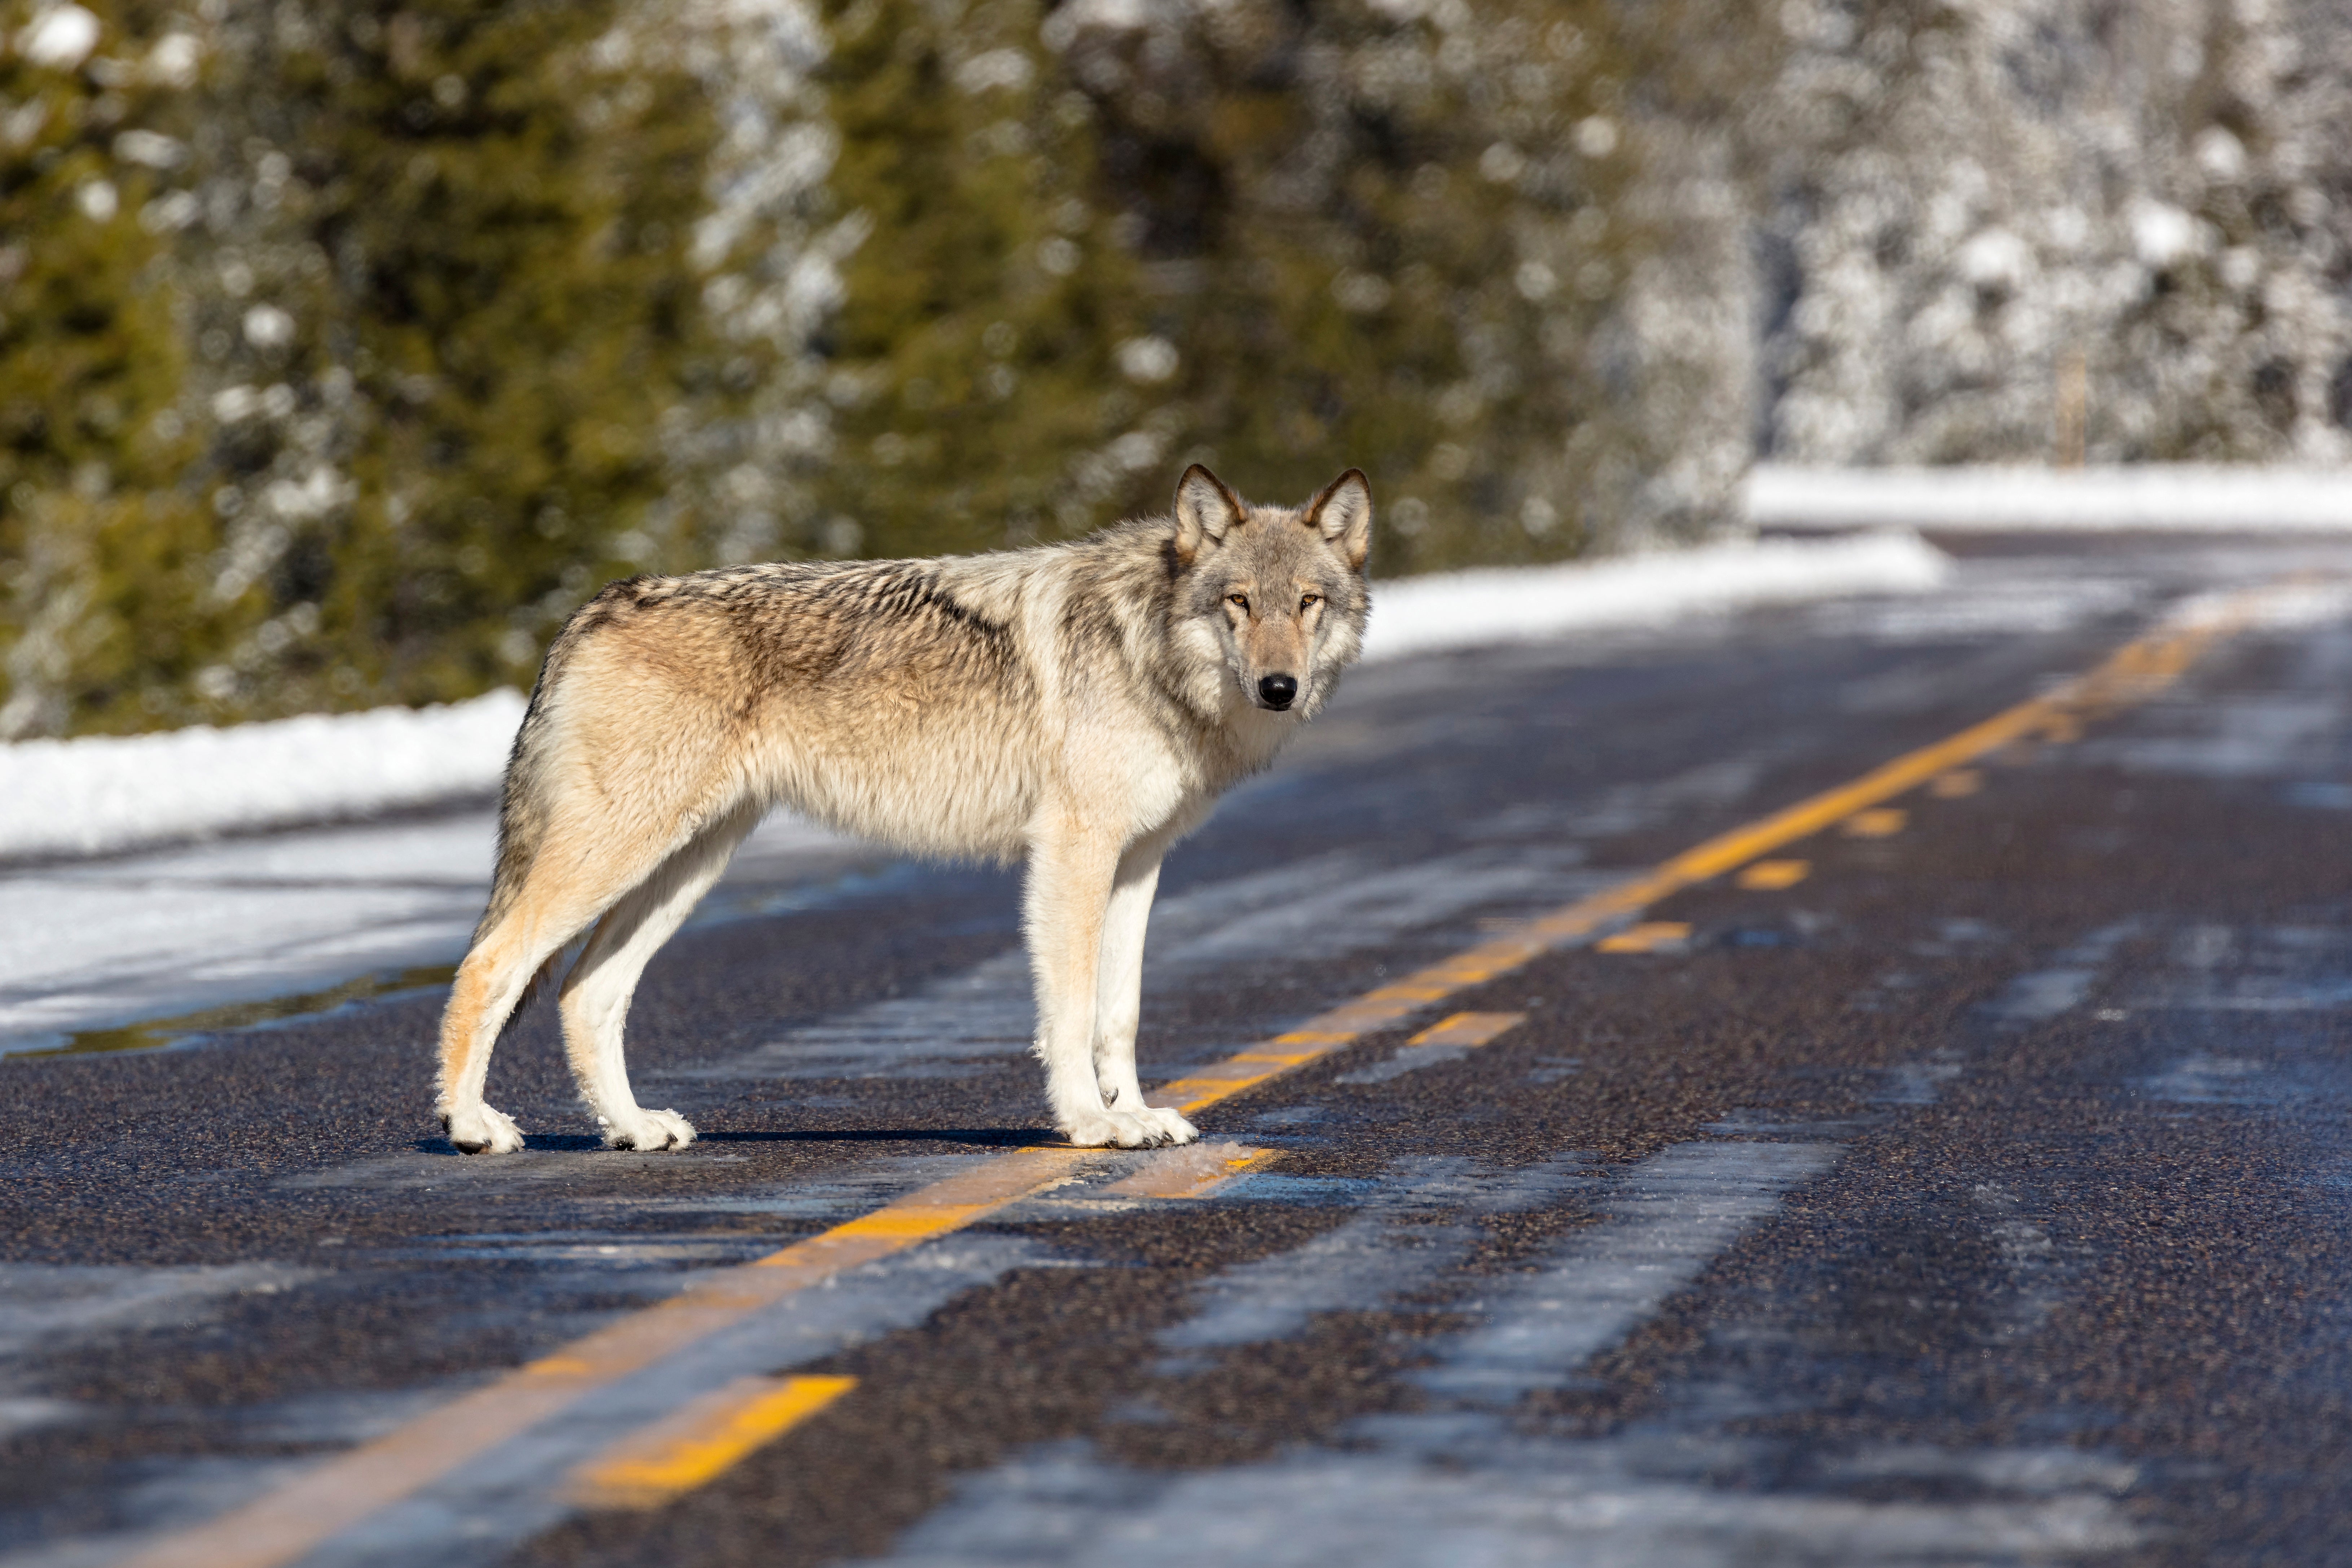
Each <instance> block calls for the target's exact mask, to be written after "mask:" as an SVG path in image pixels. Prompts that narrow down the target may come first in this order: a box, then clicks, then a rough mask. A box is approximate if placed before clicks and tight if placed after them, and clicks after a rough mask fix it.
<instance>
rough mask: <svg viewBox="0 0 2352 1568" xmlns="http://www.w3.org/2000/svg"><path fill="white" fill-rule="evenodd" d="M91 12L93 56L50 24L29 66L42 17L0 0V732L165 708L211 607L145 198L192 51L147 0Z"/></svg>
mask: <svg viewBox="0 0 2352 1568" xmlns="http://www.w3.org/2000/svg"><path fill="white" fill-rule="evenodd" d="M91 15H92V16H96V17H97V19H98V22H99V26H100V29H101V32H100V38H99V39H98V40H97V41H96V44H95V47H89V48H87V49H83V48H80V47H74V48H73V50H72V53H71V54H70V56H69V58H58V56H57V54H56V53H55V50H56V48H57V47H58V39H59V38H60V37H64V38H66V39H67V40H68V42H70V40H71V34H70V32H68V33H66V34H63V35H60V34H57V33H52V34H51V36H50V44H51V48H50V50H49V51H48V58H31V56H32V52H33V50H32V48H31V47H28V44H29V39H30V36H31V31H32V29H31V24H32V22H33V21H34V20H35V19H36V18H35V16H34V13H32V12H31V11H30V9H29V8H27V7H23V6H10V7H6V8H5V9H0V29H5V32H6V33H7V34H10V35H13V36H14V37H16V39H17V40H18V47H17V48H16V49H14V50H11V51H8V52H7V53H5V54H0V237H5V243H0V646H5V650H6V660H5V685H0V736H5V735H9V734H17V733H25V732H37V731H44V730H56V729H58V728H62V727H63V726H64V725H65V724H66V723H67V722H68V720H69V719H70V720H71V721H74V722H76V723H77V724H78V725H79V727H80V728H84V729H136V728H144V727H147V726H149V725H152V723H154V722H155V721H156V720H157V719H158V718H159V717H164V718H168V717H171V716H173V715H172V713H171V711H170V710H169V709H168V708H167V707H166V708H163V709H162V710H161V711H159V710H158V705H153V704H150V705H147V706H143V707H142V705H141V703H140V702H139V700H138V699H139V696H140V694H141V691H142V689H143V688H145V687H146V686H147V685H149V684H150V683H151V682H152V680H153V679H155V678H156V676H157V675H158V674H159V673H162V674H163V676H164V679H170V675H171V672H176V673H177V674H179V675H182V676H184V675H185V674H187V673H188V670H187V668H186V645H185V642H184V638H183V637H181V635H180V631H181V628H183V627H184V626H187V625H188V623H189V621H190V620H191V619H192V618H197V617H202V616H205V615H206V614H207V612H208V611H209V609H210V607H209V606H205V605H202V604H201V602H200V601H201V597H202V595H201V593H200V591H199V588H198V579H199V578H200V576H201V572H202V560H203V556H204V554H205V551H206V550H207V549H208V548H209V547H210V546H211V545H212V543H213V542H214V531H213V529H212V526H211V520H210V518H209V517H208V516H206V515H205V512H204V510H203V509H202V507H201V505H200V504H199V503H198V501H197V500H196V499H195V498H194V495H193V494H192V493H191V492H190V491H189V490H188V489H186V488H185V487H184V484H183V482H182V481H183V479H184V476H185V475H186V473H187V472H188V470H189V468H190V465H191V461H192V459H193V458H194V456H195V453H196V443H195V440H194V436H193V433H192V432H191V431H190V429H189V427H188V425H187V422H186V421H185V420H184V418H183V417H182V416H180V414H179V413H178V411H177V410H176V408H175V406H174V404H175V400H176V398H177V396H178V394H179V391H180V383H181V379H182V374H183V372H184V364H185V362H186V359H187V348H186V342H185V336H184V332H183V331H182V330H181V328H180V324H179V321H178V320H177V313H178V310H179V307H180V305H181V303H182V300H181V299H180V296H179V295H178V292H177V290H176V289H175V287H174V279H173V273H172V269H171V267H170V265H169V258H168V256H167V254H166V248H165V246H164V245H163V242H162V240H161V239H160V238H159V237H158V236H157V233H156V232H155V231H156V224H155V221H154V216H153V215H154V212H155V210H156V209H155V206H154V205H152V204H155V203H157V202H159V201H160V200H162V199H163V196H164V195H167V194H168V191H169V187H170V186H171V185H172V184H173V181H172V177H171V170H172V169H173V166H174V165H176V164H177V163H179V162H180V161H181V160H182V159H183V158H184V142H183V141H181V140H180V137H179V136H178V135H174V134H173V133H174V132H179V133H181V134H184V120H185V112H186V111H185V104H184V97H183V95H182V94H181V93H180V92H178V91H177V90H176V89H177V87H179V86H180V85H183V83H182V81H181V77H182V69H183V68H182V65H181V62H182V61H183V60H184V59H185V58H190V55H189V50H188V48H187V46H188V44H189V42H190V41H191V40H190V39H189V37H188V35H187V33H186V31H185V29H184V27H182V28H173V27H172V26H169V22H170V17H169V14H168V13H167V12H166V11H164V9H163V7H160V6H155V5H135V4H132V5H119V6H113V7H110V8H108V10H107V11H106V12H105V14H104V15H103V16H98V14H95V13H93V14H91ZM167 40H171V41H168V42H167ZM124 153H131V154H135V155H136V156H132V157H126V156H123V155H122V154H124Z"/></svg>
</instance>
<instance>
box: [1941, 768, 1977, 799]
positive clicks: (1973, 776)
mask: <svg viewBox="0 0 2352 1568" xmlns="http://www.w3.org/2000/svg"><path fill="white" fill-rule="evenodd" d="M1982 788H1984V774H1983V773H1979V772H1978V771H1977V770H1976V769H1974V768H1954V769H1953V770H1952V771H1951V772H1950V773H1937V775H1936V776H1935V777H1934V778H1932V779H1929V780H1928V781H1927V793H1928V794H1929V795H1934V796H1935V797H1936V798H1937V800H1958V799H1959V798H1960V797H1961V796H1963V795H1974V794H1976V793H1977V791H1979V790H1980V789H1982Z"/></svg>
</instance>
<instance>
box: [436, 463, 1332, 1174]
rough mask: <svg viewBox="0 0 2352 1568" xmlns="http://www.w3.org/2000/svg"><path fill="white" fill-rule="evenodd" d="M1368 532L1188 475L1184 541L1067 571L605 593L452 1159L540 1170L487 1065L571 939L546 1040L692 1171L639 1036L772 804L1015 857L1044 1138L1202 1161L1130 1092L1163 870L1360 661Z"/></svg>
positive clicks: (858, 572) (728, 577)
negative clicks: (524, 1151) (667, 977)
mask: <svg viewBox="0 0 2352 1568" xmlns="http://www.w3.org/2000/svg"><path fill="white" fill-rule="evenodd" d="M1371 527H1372V498H1371V490H1370V486H1369V485H1368V483H1367V482H1366V480H1365V479H1364V476H1363V475H1362V474H1361V473H1360V472H1359V471H1358V470H1356V469H1354V468H1350V469H1349V470H1348V471H1347V472H1346V473H1343V474H1341V475H1340V476H1339V478H1338V479H1334V480H1332V481H1331V482H1330V484H1328V485H1327V486H1326V487H1324V489H1322V490H1321V491H1320V492H1319V493H1318V494H1317V495H1316V497H1315V498H1314V499H1313V500H1310V501H1308V502H1307V504H1306V505H1305V506H1304V507H1298V508H1291V507H1275V506H1251V505H1248V504H1246V503H1244V501H1243V500H1241V499H1240V498H1239V497H1238V496H1236V495H1235V494H1234V492H1233V491H1232V490H1231V489H1227V488H1226V487H1225V485H1224V484H1223V482H1222V481H1221V480H1219V479H1217V477H1216V476H1215V475H1213V474H1212V473H1210V472H1209V470H1208V469H1206V468H1202V467H1200V466H1199V465H1197V464H1195V465H1194V466H1193V467H1192V468H1187V469H1186V470H1185V472H1184V475H1183V478H1182V479H1180V480H1179V481H1178V482H1177V486H1176V501H1175V507H1174V514H1173V515H1172V516H1171V517H1165V518H1145V519H1139V520H1136V521H1128V522H1123V523H1119V524H1117V525H1116V526H1114V527H1111V528H1108V529H1106V530H1104V531H1101V532H1099V533H1097V534H1094V535H1092V536H1091V537H1089V538H1087V539H1083V540H1078V541H1076V542H1070V543H1061V544H1048V545H1039V546H1036V547H1034V548H1031V549H1026V550H1013V551H1005V552H999V553H995V554H988V555H974V556H956V557H943V558H940V559H934V560H920V561H868V562H839V563H786V564H774V565H761V566H735V567H727V568H723V569H721V570H719V571H712V572H698V573H695V574H691V575H688V576H682V577H634V578H631V579H629V580H628V581H626V582H623V583H614V584H611V585H610V586H608V587H606V588H605V589H604V591H603V592H602V593H600V594H598V595H596V597H595V598H593V599H592V600H590V601H589V602H588V603H587V604H586V605H583V606H582V607H581V608H580V609H579V610H578V611H577V612H575V613H574V614H573V615H572V618H571V619H570V621H568V622H567V623H566V624H565V626H564V627H563V629H562V632H561V633H559V634H558V635H557V637H556V638H555V640H554V642H553V644H552V645H551V647H549V649H548V652H547V658H546V661H545V662H544V663H543V664H542V665H541V668H540V672H539V683H538V685H537V687H536V688H535V689H534V690H533V691H532V693H531V699H530V709H529V710H528V711H527V712H526V714H525V715H524V718H523V721H522V727H521V729H520V731H518V732H517V734H516V736H515V743H514V751H513V753H512V755H511V757H510V758H509V761H508V763H507V773H506V784H505V789H504V792H503V795H502V799H501V804H500V809H499V851H498V867H497V871H496V875H495V878H494V879H493V882H492V887H491V892H490V900H489V906H488V910H486V911H485V912H484V913H483V916H482V921H481V924H480V925H479V927H478V928H477V929H476V931H475V932H474V940H473V944H472V947H471V949H470V950H469V951H468V952H467V954H466V959H465V962H464V963H462V964H460V965H459V966H458V970H457V981H456V984H455V985H454V986H453V987H452V988H451V991H450V995H449V1004H448V1007H447V1010H446V1012H445V1013H444V1015H443V1016H442V1020H441V1076H440V1093H439V1109H440V1112H441V1122H442V1126H443V1127H444V1128H445V1129H446V1130H447V1131H448V1134H449V1137H450V1139H451V1141H452V1142H455V1143H456V1144H457V1147H458V1148H459V1149H461V1150H463V1151H465V1152H467V1153H469V1154H470V1153H481V1152H493V1153H499V1152H509V1151H512V1150H515V1149H519V1148H520V1147H521V1146H522V1133H521V1131H520V1129H519V1128H517V1127H516V1125H515V1123H514V1121H513V1120H512V1119H511V1118H509V1117H508V1116H506V1115H504V1114H502V1113H501V1112H499V1111H498V1110H493V1109H491V1108H490V1107H489V1106H488V1105H487V1104H485V1103H483V1100H482V1088H483V1082H484V1079H485V1078H486V1077H487V1076H488V1070H489V1061H490V1051H491V1047H493V1046H494V1045H496V1044H497V1041H498V1038H499V1032H500V1031H501V1029H503V1028H504V1026H505V1025H506V1022H507V1020H508V1018H509V1016H510V1015H511V1014H512V1013H513V1012H514V1010H515V1008H516V1007H517V1006H518V1005H520V1003H521V1002H522V1000H523V998H524V997H525V995H526V994H528V992H529V990H530V987H531V986H532V985H533V984H535V983H536V982H537V981H538V980H540V979H541V978H543V977H544V976H545V975H547V974H548V973H551V972H552V970H553V968H554V967H555V964H556V962H557V960H558V959H559V958H560V957H561V956H562V952H564V950H565V949H566V948H567V947H568V946H569V945H570V944H571V943H572V941H573V939H575V938H576V937H578V936H580V935H581V934H582V933H583V932H586V933H587V942H586V944H585V946H584V948H583V951H582V952H581V954H580V959H579V962H578V963H576V964H575V965H573V967H572V971H571V973H569V974H568V975H567V976H566V977H565V979H564V981H563V984H562V991H561V993H560V1010H561V1012H562V1021H563V1041H564V1047H565V1050H566V1051H567V1053H568V1054H569V1055H570V1057H571V1060H572V1072H573V1074H574V1076H575V1077H576V1078H577V1079H579V1083H580V1091H581V1094H582V1096H583V1098H584V1099H585V1100H586V1101H587V1104H588V1109H589V1110H590V1111H591V1112H592V1113H593V1114H594V1116H595V1118H596V1120H597V1121H598V1123H599V1124H600V1125H601V1126H602V1127H603V1128H604V1142H605V1143H606V1144H607V1145H608V1146H609V1147H612V1148H615V1149H640V1150H658V1149H674V1148H680V1147H683V1146H684V1145H686V1144H688V1143H690V1142H693V1141H694V1129H693V1128H692V1127H691V1126H689V1125H688V1123H687V1121H686V1119H685V1118H684V1117H681V1116H679V1115H678V1114H677V1112H676V1111H674V1110H645V1109H643V1108H642V1107H640V1106H639V1105H638V1104H637V1102H636V1099H635V1096H634V1095H633V1094H632V1093H631V1092H630V1089H629V1079H628V1074H627V1071H626V1069H625V1067H624V1065H623V1062H622V1057H621V1032H622V1025H623V1023H624V1021H625V1019H626V1018H627V1016H628V1011H629V999H630V996H631V994H633V993H634V992H635V989H636V984H637V977H638V975H639V974H640V973H643V972H644V970H645V966H646V961H647V960H648V959H650V958H651V957H652V956H653V954H654V952H655V950H656V949H657V948H659V947H660V946H661V944H662V943H663V942H667V940H668V939H669V937H670V934H671V933H672V932H674V931H677V928H678V925H679V924H680V922H682V921H684V920H685V919H686V917H687V915H688V912H689V911H690V910H692V909H693V908H694V905H695V903H696V902H697V900H699V899H700V898H701V897H702V895H703V894H704V893H705V892H706V891H707V890H709V887H710V885H711V884H712V883H713V882H715V881H717V880H718V879H719V872H720V871H721V870H722V869H724V868H725V866H726V864H727V859H728V857H729V856H730V855H731V854H732V853H733V852H734V848H735V846H736V845H737V844H738V843H740V841H741V840H742V838H743V836H744V835H745V834H747V833H749V832H750V831H751V828H752V826H754V825H755V824H756V823H757V822H758V821H759V819H760V817H761V816H762V815H763V814H764V813H765V812H766V811H767V810H768V809H769V808H770V807H771V806H773V805H785V806H788V807H790V808H791V809H793V810H794V811H797V812H801V813H803V815H805V816H810V817H813V818H814V819H815V820H817V821H819V822H823V823H826V824H829V825H831V826H835V827H837V828H840V829H842V830H843V831H845V832H848V833H852V834H857V835H861V836H863V837H868V838H873V839H878V840H881V841H882V842H884V843H887V844H891V845H895V846H897V847H900V848H902V849H907V850H910V851H912V852H914V853H916V854H919V855H926V856H935V857H940V858H984V859H993V860H998V861H1001V862H1006V863H1009V862H1011V861H1013V860H1015V859H1019V858H1025V859H1026V860H1027V864H1028V873H1027V879H1026V884H1025V889H1024V898H1023V929H1024V934H1025V936H1026V938H1027V941H1028V946H1029V953H1030V963H1031V967H1032V971H1033V973H1034V979H1035V984H1036V995H1037V1038H1036V1052H1037V1055H1038V1056H1039V1058H1042V1059H1043V1061H1044V1063H1045V1079H1046V1083H1045V1092H1046V1098H1047V1101H1048V1104H1049V1106H1050V1108H1051V1110H1052V1112H1053V1117H1054V1124H1055V1126H1056V1127H1057V1128H1059V1129H1060V1130H1061V1131H1062V1132H1063V1133H1064V1134H1066V1136H1067V1137H1068V1138H1069V1140H1070V1142H1073V1143H1075V1144H1080V1145H1087V1146H1099V1145H1105V1144H1118V1145H1120V1146H1122V1147H1129V1148H1132V1147H1137V1146H1140V1145H1147V1144H1156V1143H1168V1142H1175V1143H1181V1142H1190V1141H1192V1139H1194V1138H1196V1137H1198V1136H1199V1133H1198V1132H1197V1131H1195V1130H1194V1129H1193V1127H1192V1123H1191V1122H1189V1121H1185V1120H1184V1118H1183V1117H1181V1116H1180V1115H1178V1114H1177V1113H1176V1112H1175V1111H1172V1110H1157V1109H1154V1108H1151V1107H1149V1106H1146V1105H1145V1104H1144V1103H1143V1089H1142V1087H1141V1085H1140V1084H1139V1083H1138V1082H1137V1081H1136V1071H1135V1030H1136V1023H1137V1019H1138V1016H1139V1010H1140V1006H1141V1000H1140V994H1141V988H1142V975H1143V935H1144V924H1145V921H1146V920H1147V919H1148V917H1149V916H1150V910H1151V897H1152V892H1153V889H1155V888H1156V887H1157V886H1158V884H1159V879H1160V857H1161V856H1162V855H1163V854H1165V853H1166V851H1167V849H1168V847H1169V845H1170V844H1171V843H1173V842H1174V841H1175V840H1176V839H1177V838H1179V837H1181V836H1182V835H1183V834H1185V833H1187V832H1190V831H1191V830H1192V828H1193V827H1195V826H1199V824H1200V823H1201V822H1202V820H1203V819H1204V818H1205V817H1206V816H1208V814H1209V811H1210V809H1211V807H1212V806H1213V805H1214V804H1215V802H1216V799H1217V796H1218V795H1220V794H1222V793H1223V791H1224V790H1225V789H1227V788H1228V787H1230V786H1231V785H1232V784H1234V783H1235V782H1237V781H1238V780H1240V779H1242V778H1244V777H1246V776H1247V775H1249V774H1251V773H1255V772H1257V771H1258V770H1259V769H1262V768H1264V767H1265V766H1266V765H1267V764H1268V763H1271V762H1272V761H1273V760H1274V756H1275V753H1276V751H1277V750H1278V749H1279V748H1280V747H1281V745H1282V743H1283V742H1284V741H1285V740H1286V739H1288V738H1289V736H1290V735H1291V734H1292V733H1293V732H1294V731H1297V728H1298V726H1299V724H1300V723H1302V722H1303V721H1306V720H1307V719H1309V718H1311V717H1313V716H1314V714H1315V713H1316V711H1317V710H1319V709H1320V708H1321V707H1322V706H1323V704H1324V703H1325V702H1327V701H1328V700H1329V699H1330V696H1331V693H1332V690H1333V689H1334V688H1335V687H1336V685H1337V684H1338V681H1339V672H1340V671H1341V669H1343V668H1345V667H1346V666H1347V665H1348V664H1349V663H1350V662H1352V661H1353V660H1354V658H1355V657H1356V655H1357V652H1358V650H1359V649H1360V647H1361V646H1362V637H1363V630H1364V624H1365V618H1366V616H1367V613H1368V611H1369V607H1370V601H1369V594H1368V589H1367V584H1366V578H1365V571H1364V563H1365V558H1366V556H1367V554H1368V552H1369V551H1370V543H1371ZM592 928H593V929H592Z"/></svg>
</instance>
